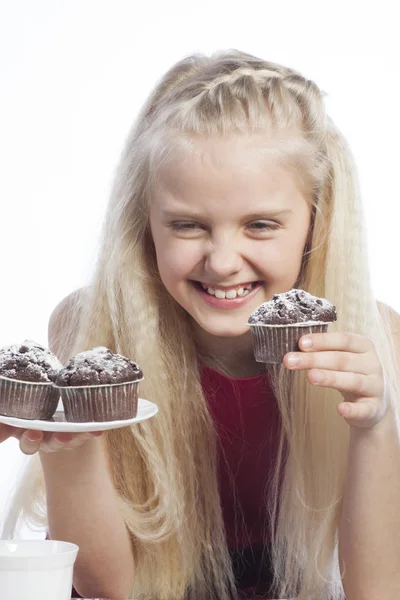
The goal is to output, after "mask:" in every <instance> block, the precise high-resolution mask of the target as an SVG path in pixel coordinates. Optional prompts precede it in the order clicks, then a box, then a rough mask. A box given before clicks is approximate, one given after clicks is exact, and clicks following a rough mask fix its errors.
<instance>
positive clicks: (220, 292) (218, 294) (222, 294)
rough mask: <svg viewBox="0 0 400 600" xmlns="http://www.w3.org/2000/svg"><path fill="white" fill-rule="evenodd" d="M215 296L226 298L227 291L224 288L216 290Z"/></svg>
mask: <svg viewBox="0 0 400 600" xmlns="http://www.w3.org/2000/svg"><path fill="white" fill-rule="evenodd" d="M215 297H216V298H225V297H226V295H225V292H223V291H222V290H215Z"/></svg>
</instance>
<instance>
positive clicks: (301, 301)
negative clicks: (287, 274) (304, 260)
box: [248, 289, 337, 364]
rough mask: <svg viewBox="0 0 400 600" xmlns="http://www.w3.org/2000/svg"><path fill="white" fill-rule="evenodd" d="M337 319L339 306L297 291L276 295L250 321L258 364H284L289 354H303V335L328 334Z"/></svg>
mask: <svg viewBox="0 0 400 600" xmlns="http://www.w3.org/2000/svg"><path fill="white" fill-rule="evenodd" d="M336 319H337V315H336V308H335V306H334V305H333V304H331V303H330V302H328V300H326V299H325V298H317V297H316V296H312V295H311V294H309V293H308V292H305V291H304V290H297V289H292V290H290V291H289V292H285V293H283V294H275V295H274V296H273V297H272V299H271V300H269V302H264V303H263V304H261V306H259V307H258V308H257V309H256V310H255V311H254V312H253V313H252V314H251V315H250V318H249V322H248V325H250V330H251V333H252V338H253V348H254V356H255V359H256V361H257V362H262V363H275V364H277V363H281V362H282V361H283V357H284V356H285V354H286V353H287V352H297V351H298V350H299V347H298V341H299V339H300V338H301V337H302V336H303V335H305V334H306V333H319V332H324V331H327V329H328V324H329V323H332V322H333V321H336Z"/></svg>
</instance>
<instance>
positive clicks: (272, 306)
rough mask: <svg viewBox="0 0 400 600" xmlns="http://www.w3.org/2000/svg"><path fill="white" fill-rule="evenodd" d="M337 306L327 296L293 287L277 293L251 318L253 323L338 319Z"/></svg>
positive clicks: (278, 323) (312, 321) (273, 323)
mask: <svg viewBox="0 0 400 600" xmlns="http://www.w3.org/2000/svg"><path fill="white" fill-rule="evenodd" d="M336 318H337V316H336V308H335V306H334V305H333V304H331V303H330V302H329V301H328V300H326V298H317V297H316V296H313V295H312V294H309V293H308V292H306V291H304V290H299V289H292V290H290V291H289V292H284V293H282V294H275V295H274V296H273V297H272V299H271V300H269V301H268V302H264V303H263V304H261V306H259V307H258V308H257V309H256V310H255V311H254V312H253V313H252V314H251V315H250V318H249V324H251V325H256V324H259V325H262V324H272V325H289V324H293V323H308V322H310V323H315V322H324V323H327V322H332V321H336Z"/></svg>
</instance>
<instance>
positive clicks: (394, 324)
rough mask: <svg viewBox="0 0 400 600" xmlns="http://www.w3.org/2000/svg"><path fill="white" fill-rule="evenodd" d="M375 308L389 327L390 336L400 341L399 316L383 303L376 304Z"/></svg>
mask: <svg viewBox="0 0 400 600" xmlns="http://www.w3.org/2000/svg"><path fill="white" fill-rule="evenodd" d="M377 306H378V310H379V314H380V315H381V317H382V318H383V320H384V321H385V322H386V324H387V325H388V326H389V328H390V331H391V333H392V335H393V336H394V337H397V338H398V339H399V340H400V314H399V313H398V312H396V311H395V310H394V308H392V307H391V306H389V305H388V304H384V303H383V302H377Z"/></svg>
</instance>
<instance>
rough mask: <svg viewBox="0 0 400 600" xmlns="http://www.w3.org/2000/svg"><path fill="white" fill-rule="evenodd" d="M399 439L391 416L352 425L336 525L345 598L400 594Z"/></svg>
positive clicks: (385, 598) (370, 598) (381, 599)
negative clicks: (369, 424)
mask: <svg viewBox="0 0 400 600" xmlns="http://www.w3.org/2000/svg"><path fill="white" fill-rule="evenodd" d="M399 507H400V443H399V436H398V431H397V428H396V424H395V420H394V416H393V415H391V414H389V413H388V414H387V415H386V417H385V418H384V419H383V420H382V421H381V422H380V423H378V424H377V425H376V426H375V427H374V428H372V429H361V428H360V429H356V428H355V427H354V428H352V429H351V432H350V447H349V462H348V470H347V481H346V485H345V493H344V503H343V512H342V517H341V521H340V527H339V556H340V564H341V568H342V573H343V586H344V590H345V594H346V597H347V600H374V599H375V598H376V599H379V600H391V599H392V598H400V510H399Z"/></svg>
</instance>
